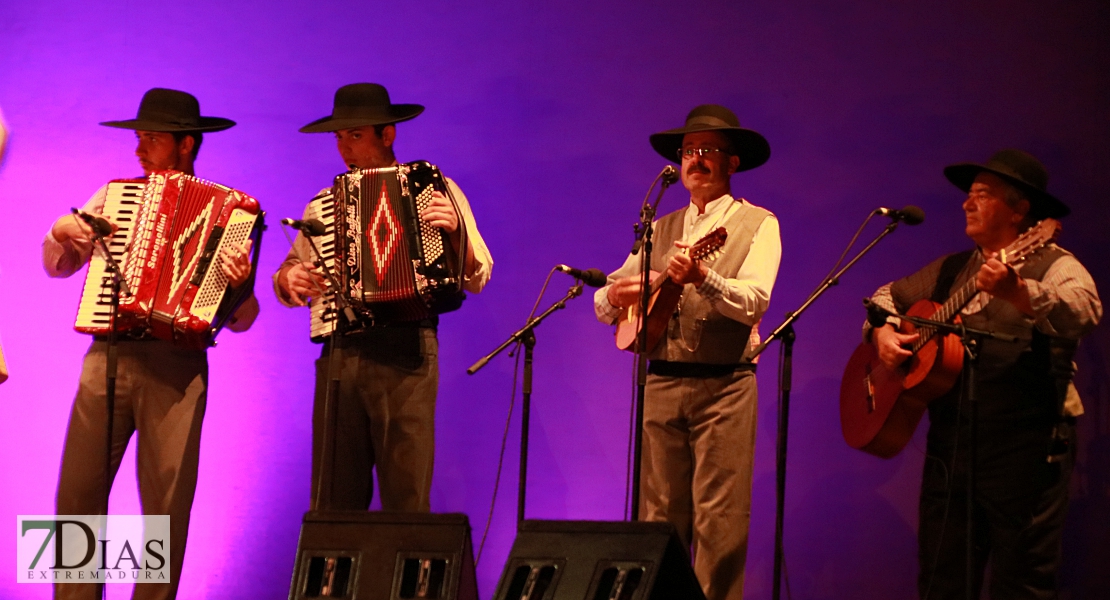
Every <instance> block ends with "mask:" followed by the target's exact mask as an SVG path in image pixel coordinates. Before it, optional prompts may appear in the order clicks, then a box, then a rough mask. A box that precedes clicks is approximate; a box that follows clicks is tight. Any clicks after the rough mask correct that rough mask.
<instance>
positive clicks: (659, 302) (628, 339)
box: [617, 227, 728, 352]
mask: <svg viewBox="0 0 1110 600" xmlns="http://www.w3.org/2000/svg"><path fill="white" fill-rule="evenodd" d="M727 239H728V231H727V230H725V228H724V227H718V228H716V229H714V230H713V231H710V232H709V233H707V234H706V235H705V237H703V238H701V239H700V240H698V241H697V242H696V243H695V244H694V245H693V246H690V247H689V248H687V249H686V253H687V254H688V255H689V256H690V258H691V259H693V260H694V262H698V261H702V260H705V259H707V258H710V257H712V256H713V255H714V254H715V253H716V252H717V251H718V250H720V249H721V247H722V246H724V245H725V241H726V240H727ZM650 275H651V301H650V303H649V304H648V316H647V324H646V327H647V351H648V352H651V351H652V350H654V349H655V346H657V345H658V344H659V340H661V339H662V338H663V332H665V331H666V330H667V323H669V322H670V320H671V315H673V314H674V310H675V308H676V307H678V302H679V300H681V299H682V288H683V286H681V285H679V284H677V283H675V282H673V281H671V278H670V277H667V275H666V274H665V273H659V272H658V271H652V272H651V274H650ZM640 321H641V319H640V303H639V302H637V303H636V304H633V305H632V306H629V307H628V308H626V309H624V312H623V313H622V314H621V317H620V319H618V320H617V348H620V349H621V350H628V351H629V352H635V351H636V341H637V340H638V339H639V337H640Z"/></svg>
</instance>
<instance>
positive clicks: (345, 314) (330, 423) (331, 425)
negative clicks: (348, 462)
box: [301, 229, 362, 511]
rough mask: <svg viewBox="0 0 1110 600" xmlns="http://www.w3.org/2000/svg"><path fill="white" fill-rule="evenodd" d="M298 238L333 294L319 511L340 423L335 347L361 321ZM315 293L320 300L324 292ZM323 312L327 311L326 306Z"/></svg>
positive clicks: (315, 504)
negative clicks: (333, 305) (322, 273)
mask: <svg viewBox="0 0 1110 600" xmlns="http://www.w3.org/2000/svg"><path fill="white" fill-rule="evenodd" d="M301 235H303V236H304V239H305V240H306V241H307V242H308V246H309V247H310V248H311V249H312V253H313V254H314V255H315V256H316V261H315V264H316V265H317V266H318V267H319V268H320V269H321V270H323V272H324V276H325V277H327V280H328V284H329V285H330V286H331V289H332V291H333V292H334V296H335V304H336V308H337V314H336V315H335V330H333V331H332V333H331V339H329V340H327V342H326V343H327V344H328V385H327V387H326V388H325V389H324V415H323V419H324V431H323V432H322V434H321V440H320V470H319V472H318V473H317V476H316V481H315V482H313V483H314V485H315V486H316V493H315V494H313V495H312V508H311V509H312V510H313V511H319V510H322V509H325V508H330V507H331V491H332V490H331V488H332V478H333V476H334V475H333V473H334V471H335V465H334V462H335V437H336V433H335V432H336V429H337V427H338V420H339V411H338V410H336V406H335V404H336V402H337V401H338V398H339V374H340V371H342V368H341V366H337V365H336V360H335V357H336V351H335V347H336V345H337V344H338V343H339V339H340V338H341V337H342V336H343V335H346V334H347V333H352V332H356V331H358V330H359V327H358V326H359V325H361V324H362V321H361V320H360V319H359V317H358V315H356V314H355V311H354V309H353V308H352V307H351V304H350V302H348V301H347V297H346V296H344V295H343V290H342V289H340V287H339V281H338V280H336V278H335V274H334V273H332V270H331V269H329V268H328V264H327V262H326V261H325V260H324V257H323V255H321V254H320V249H319V248H317V247H316V242H313V241H312V236H311V235H309V234H308V232H307V231H304V230H303V229H302V230H301ZM318 291H319V292H320V296H321V298H322V297H323V296H324V290H318ZM324 310H327V307H326V306H325V307H324Z"/></svg>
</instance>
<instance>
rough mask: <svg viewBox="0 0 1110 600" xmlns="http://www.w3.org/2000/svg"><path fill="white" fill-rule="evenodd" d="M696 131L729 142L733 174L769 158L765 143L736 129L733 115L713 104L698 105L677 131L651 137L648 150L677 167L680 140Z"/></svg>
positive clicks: (757, 137) (753, 133)
mask: <svg viewBox="0 0 1110 600" xmlns="http://www.w3.org/2000/svg"><path fill="white" fill-rule="evenodd" d="M698 131H720V132H721V133H723V134H725V135H726V136H728V138H729V139H730V140H732V146H733V150H734V151H735V152H736V155H737V156H739V157H740V167H739V168H738V169H736V171H737V172H740V171H747V170H749V169H754V168H756V167H758V166H759V165H762V164H763V163H765V162H767V159H768V158H770V156H771V145H770V144H768V143H767V139H766V138H764V137H763V136H762V135H760V134H759V133H757V132H755V131H752V130H751V129H744V128H743V127H741V126H740V119H737V118H736V115H735V114H733V112H732V111H731V110H729V109H727V108H725V107H723V106H720V105H717V104H702V105H701V106H698V107H696V108H694V110H692V111H690V114H688V115H686V125H685V126H684V127H680V128H678V129H668V130H667V131H662V132H659V133H656V134H654V135H652V136H651V138H650V139H651V147H652V148H655V151H656V152H658V153H659V154H661V155H662V156H663V158H666V159H667V160H669V161H671V162H675V163H681V161H680V160H679V158H678V149H679V148H681V147H682V137H683V136H684V135H686V134H687V133H694V132H698Z"/></svg>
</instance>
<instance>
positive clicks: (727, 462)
mask: <svg viewBox="0 0 1110 600" xmlns="http://www.w3.org/2000/svg"><path fill="white" fill-rule="evenodd" d="M756 404H757V403H756V383H755V373H753V372H751V371H745V372H738V373H735V374H730V375H726V376H724V377H710V378H692V377H664V376H659V375H649V376H648V380H647V389H646V397H645V404H644V442H643V458H642V462H641V483H640V518H641V519H642V520H644V521H669V522H671V523H673V524H674V526H675V528H676V529H677V530H678V535H679V537H680V538H681V539H682V542H683V544H684V545H685V546H686V547H687V548H692V556H693V560H694V572H695V574H696V575H697V577H698V581H699V582H700V583H701V586H702V589H703V590H704V591H705V596H706V598H707V599H708V600H725V599H729V600H739V599H740V598H742V597H743V594H744V562H745V560H746V559H747V554H748V522H749V520H750V517H751V496H752V459H753V456H754V449H755V425H756Z"/></svg>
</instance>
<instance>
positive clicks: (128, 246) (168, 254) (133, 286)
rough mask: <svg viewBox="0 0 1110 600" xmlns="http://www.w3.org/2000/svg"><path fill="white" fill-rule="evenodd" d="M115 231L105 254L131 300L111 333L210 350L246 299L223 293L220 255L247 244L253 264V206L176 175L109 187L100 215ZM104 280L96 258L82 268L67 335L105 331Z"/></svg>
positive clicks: (222, 189) (107, 290)
mask: <svg viewBox="0 0 1110 600" xmlns="http://www.w3.org/2000/svg"><path fill="white" fill-rule="evenodd" d="M102 213H103V214H104V216H106V217H109V218H111V219H112V220H113V221H114V222H115V223H116V224H117V226H118V227H119V228H118V229H117V231H116V233H115V234H114V235H113V236H112V238H111V239H110V240H109V241H108V249H109V252H110V253H111V254H112V256H113V257H114V258H115V259H116V260H117V261H118V262H119V263H120V266H121V269H122V271H123V275H124V280H125V281H126V282H127V286H128V288H130V292H131V294H130V295H129V296H123V297H121V298H120V303H119V312H118V314H117V317H116V321H115V330H116V332H118V333H120V334H122V335H124V336H128V337H132V338H135V337H145V336H153V337H155V338H158V339H162V340H167V341H172V342H174V343H175V344H177V345H179V346H184V347H188V348H197V349H201V348H207V347H208V346H211V345H212V344H214V343H215V342H214V339H215V336H216V334H217V333H218V332H219V330H220V329H221V328H222V327H223V326H224V324H226V322H227V321H228V319H230V318H231V316H232V315H233V314H234V313H235V310H236V309H237V308H238V307H239V305H240V304H242V302H243V301H244V300H246V298H247V297H248V296H249V292H250V291H251V290H250V289H248V288H249V286H248V285H244V286H243V289H242V290H239V293H234V292H233V291H232V290H230V289H229V286H228V284H227V277H226V276H225V275H224V273H223V270H222V269H221V268H220V263H219V256H220V251H221V250H222V249H223V248H227V247H231V246H232V245H237V244H242V243H243V242H245V241H246V240H247V239H253V240H254V244H253V245H254V247H253V249H252V271H253V267H254V266H255V264H256V263H257V259H258V247H259V241H260V239H259V238H260V237H261V233H262V229H263V213H262V211H261V209H260V208H259V205H258V201H257V200H255V199H254V198H252V197H250V196H248V195H246V194H244V193H242V192H240V191H238V190H234V189H231V188H229V187H226V186H222V185H219V184H217V183H212V182H210V181H205V180H203V179H198V178H196V177H193V176H190V175H186V174H184V173H179V172H176V171H164V172H156V173H152V174H150V176H149V177H147V178H145V179H119V180H114V181H110V182H109V183H108V186H107V197H106V199H105V203H104V209H103V211H102ZM111 281H112V278H111V275H110V273H109V271H108V265H107V261H106V260H105V259H104V257H103V256H102V255H101V253H100V252H94V253H93V256H92V258H91V259H90V260H89V272H88V275H87V277H86V279H85V288H84V291H83V293H82V295H81V304H80V306H79V307H78V311H77V321H76V323H75V324H74V328H75V329H76V330H77V331H80V332H82V333H89V334H93V335H106V334H107V333H108V332H109V330H110V327H111V326H110V300H111Z"/></svg>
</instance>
